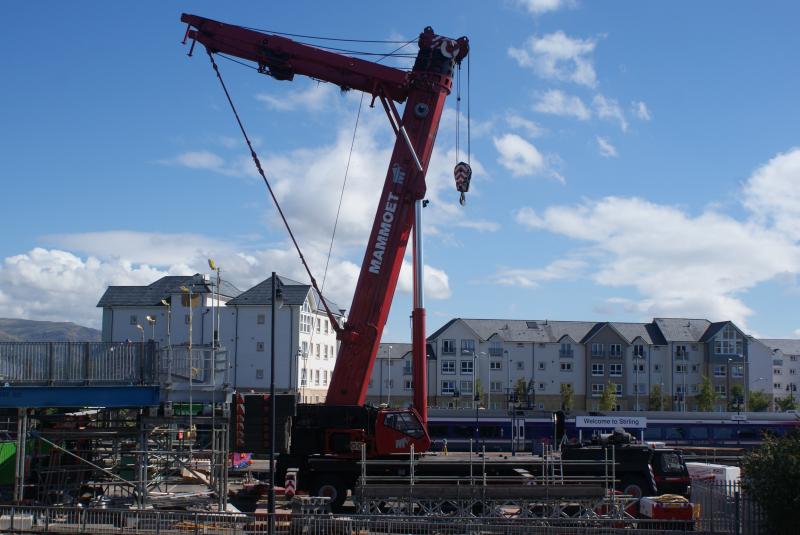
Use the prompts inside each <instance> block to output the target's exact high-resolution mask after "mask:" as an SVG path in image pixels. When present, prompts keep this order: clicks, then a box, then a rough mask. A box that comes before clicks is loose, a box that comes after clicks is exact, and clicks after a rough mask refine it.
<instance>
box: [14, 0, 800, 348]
mask: <svg viewBox="0 0 800 535" xmlns="http://www.w3.org/2000/svg"><path fill="white" fill-rule="evenodd" d="M182 11H186V12H192V13H195V14H198V15H202V16H206V17H209V18H215V19H218V20H222V21H225V22H230V23H235V24H242V25H247V26H252V27H258V28H266V29H270V30H277V31H283V32H292V33H300V34H308V35H322V36H334V37H346V38H359V39H387V40H399V39H412V38H413V37H414V36H415V35H416V34H418V33H419V31H420V30H421V29H422V28H423V27H425V26H427V25H430V26H432V27H433V28H434V29H435V30H436V31H437V32H438V33H441V34H445V35H449V36H452V37H458V36H461V35H467V36H468V37H469V38H470V41H471V47H472V50H471V58H470V68H471V73H470V88H469V89H470V93H471V99H470V100H471V102H470V105H471V118H472V125H471V126H472V128H471V129H472V160H473V164H474V167H475V170H476V173H475V177H474V179H473V188H472V189H473V191H471V192H470V194H469V195H468V200H467V205H466V207H464V208H461V207H459V206H458V205H457V193H456V192H455V191H454V189H453V185H452V166H453V164H454V163H455V162H456V155H455V153H454V147H455V120H454V118H455V111H454V106H455V98H453V97H451V98H450V99H449V100H448V110H447V111H446V113H445V116H444V118H443V121H442V126H441V128H440V131H439V136H438V138H437V145H436V153H435V155H434V159H433V161H432V163H431V170H430V173H429V180H428V183H429V198H430V199H431V201H432V202H431V206H430V207H429V208H427V209H426V212H425V218H426V225H425V233H426V264H428V266H429V268H428V270H427V287H428V290H429V291H428V299H427V306H428V317H429V329H430V330H433V329H435V328H436V327H438V326H439V325H441V324H442V323H443V322H444V321H446V320H447V319H449V318H451V317H454V316H464V317H508V318H527V319H543V318H549V319H565V320H566V319H580V320H615V321H641V320H645V321H646V320H649V319H650V318H652V317H653V316H689V317H706V318H709V319H712V320H722V319H732V320H734V321H736V322H737V323H738V324H740V325H741V326H743V327H744V328H745V329H747V330H748V331H750V332H753V333H755V334H758V335H762V336H774V337H791V336H800V319H798V314H797V313H796V310H795V307H794V306H793V305H794V304H795V302H796V301H797V298H798V295H800V288H799V287H798V283H797V275H798V273H800V244H799V243H798V239H799V238H798V237H800V193H798V192H799V191H800V188H799V187H798V186H800V142H798V138H797V135H798V134H797V132H798V130H797V125H798V124H800V107H798V105H797V95H798V94H800V74H798V71H797V69H796V68H795V65H794V62H793V61H792V60H791V58H792V57H793V56H792V54H793V52H794V51H796V50H798V48H800V34H798V32H797V31H796V21H797V20H798V18H799V16H800V8H798V7H797V4H796V3H793V2H770V3H766V4H763V3H759V4H757V3H754V2H751V3H745V2H737V3H733V2H722V1H717V2H711V1H709V2H677V3H676V2H634V1H629V2H623V1H619V2H602V3H601V2H587V1H574V2H569V1H559V0H525V1H522V0H520V1H513V0H507V1H505V2H495V3H488V2H478V1H472V2H466V1H458V2H407V3H404V4H403V5H402V7H398V4H396V3H395V4H389V3H376V2H351V3H349V4H348V5H347V8H343V7H342V4H341V3H338V2H292V3H288V4H287V3H274V4H272V3H263V2H259V3H256V2H239V3H235V4H230V5H229V4H225V5H223V4H220V3H218V2H216V3H212V2H192V3H191V4H189V3H185V2H184V3H181V2H173V3H156V2H150V3H121V2H114V3H107V2H103V3H101V2H83V3H80V4H67V3H47V4H45V3H37V2H26V3H22V2H17V3H8V4H6V5H5V13H6V20H8V21H11V23H10V24H9V25H8V26H7V28H6V30H5V31H4V32H3V34H2V36H0V41H2V43H3V45H4V50H6V53H5V54H3V55H2V56H0V67H2V72H3V80H4V83H3V84H2V85H0V91H1V92H2V93H0V95H1V96H2V98H3V102H4V103H5V105H4V106H3V107H2V108H0V121H1V122H2V124H3V125H4V128H3V129H2V131H0V146H2V152H0V154H2V163H3V166H2V174H0V176H2V183H3V193H4V195H3V203H2V205H3V215H4V218H5V221H6V227H5V228H6V231H5V232H4V233H3V237H2V240H0V316H8V317H28V318H33V319H56V320H72V321H76V322H79V323H84V324H88V325H94V326H96V325H98V323H99V313H98V311H97V310H96V309H95V308H94V305H95V304H96V301H97V300H98V299H99V296H100V295H101V293H102V291H103V288H104V287H105V286H106V285H108V284H146V283H148V282H150V281H152V280H154V279H155V278H158V277H159V276H161V275H164V274H167V273H189V272H194V271H205V270H206V268H205V259H206V258H207V257H208V256H213V257H215V258H216V259H217V261H218V263H219V264H220V265H221V266H222V269H223V271H224V272H226V273H227V274H228V276H229V278H230V279H231V280H232V281H233V282H234V283H235V284H237V285H239V286H240V287H242V288H247V287H249V285H251V284H253V283H255V282H258V281H259V280H261V279H263V278H265V277H266V276H268V274H269V271H271V270H273V269H276V270H278V271H279V272H281V273H284V274H287V275H289V276H295V277H301V276H302V272H301V270H300V268H299V263H298V262H297V258H296V255H295V254H294V253H293V251H292V250H291V249H289V248H288V247H287V241H286V235H285V232H284V231H283V230H282V229H281V228H280V227H279V226H278V225H277V220H276V215H275V212H274V209H273V207H272V206H271V204H269V203H268V202H267V199H266V196H265V190H264V187H263V185H262V184H261V183H260V182H259V180H257V177H256V176H255V175H254V172H253V169H252V167H251V164H250V163H249V162H248V161H247V158H246V156H247V153H246V152H245V151H244V150H243V146H242V144H241V140H240V138H239V135H238V132H237V131H236V129H235V124H234V122H233V118H232V116H231V114H230V111H229V110H228V109H227V107H226V106H225V102H224V97H223V95H222V93H221V91H220V89H219V86H218V84H217V82H216V80H215V79H214V77H213V74H212V71H211V69H210V67H209V64H208V61H207V58H206V57H205V55H204V54H202V53H201V54H197V55H196V56H195V57H193V58H188V57H187V56H186V51H187V50H186V48H185V47H183V46H181V44H180V40H181V38H182V36H183V32H184V29H185V28H184V26H183V25H182V24H181V23H180V21H179V18H180V13H181V12H182ZM358 46H359V47H360V49H369V50H381V51H383V50H387V49H386V46H389V45H380V44H373V45H358ZM219 63H220V67H221V68H222V70H223V73H224V75H225V77H226V80H227V82H228V84H229V87H230V89H231V91H232V93H233V96H234V98H235V100H236V102H237V105H238V106H239V108H240V111H241V113H242V116H243V118H244V120H245V122H246V125H247V127H248V129H249V130H250V132H251V134H252V135H253V137H254V138H256V140H257V143H258V147H257V148H258V150H259V152H260V154H261V155H262V159H263V160H264V162H265V164H266V168H267V172H268V175H269V176H270V177H271V178H272V179H273V180H274V182H275V184H276V186H277V188H278V191H279V195H280V197H281V202H282V203H283V204H284V206H285V207H286V209H287V211H288V212H289V213H290V216H291V218H292V224H293V226H294V227H295V228H296V230H297V232H298V235H299V236H300V239H301V245H302V246H303V248H304V251H305V252H306V253H307V255H308V256H309V258H310V260H311V261H312V269H314V271H315V274H316V276H317V277H318V278H319V279H320V280H321V279H322V272H323V270H324V266H325V259H326V255H327V250H328V241H329V240H330V229H331V226H332V224H333V218H334V214H335V209H336V200H337V199H338V194H339V190H340V188H341V184H342V179H343V177H344V168H345V163H346V158H347V154H348V151H349V143H350V137H351V136H352V134H353V125H354V122H355V117H356V111H357V109H358V107H359V95H357V94H344V95H342V94H340V93H339V91H338V89H337V88H334V87H331V86H328V85H319V84H317V83H315V82H312V81H310V80H307V79H300V78H298V79H296V80H295V81H294V82H291V83H289V82H278V81H275V80H273V79H270V78H267V77H264V76H260V75H258V74H257V73H255V72H254V71H252V70H250V69H245V68H243V67H241V66H239V65H236V64H232V63H230V62H226V61H224V60H221V61H220V62H219ZM462 74H464V75H465V74H466V73H465V72H464V73H462ZM462 89H463V90H464V92H465V93H466V76H464V78H463V79H462ZM463 102H464V103H466V95H465V100H464V101H463ZM462 111H463V110H462ZM461 126H462V129H463V128H464V126H465V125H464V121H463V120H462V122H461ZM390 134H391V130H390V128H389V125H388V124H387V121H386V118H385V116H384V115H383V112H382V110H380V108H379V107H377V108H375V109H370V108H368V107H366V105H365V106H364V107H363V108H362V116H361V122H360V126H359V128H358V131H357V136H356V145H355V149H354V159H353V165H352V166H351V176H350V177H349V185H348V188H347V189H346V191H345V197H344V201H343V205H344V208H345V209H344V212H343V216H342V219H341V221H340V227H339V234H338V236H337V240H336V242H335V245H334V249H333V257H332V260H331V264H330V268H329V271H328V274H327V283H326V284H327V289H328V292H329V293H330V295H331V297H332V298H334V299H336V300H337V301H339V303H340V304H341V305H343V306H349V302H350V299H351V296H352V288H353V286H354V283H355V278H356V276H357V272H358V266H357V264H358V263H359V262H360V260H361V258H362V255H363V250H364V246H365V241H366V234H367V231H368V229H369V226H370V224H371V220H372V217H373V214H374V209H375V205H376V203H377V195H378V192H379V191H380V187H381V182H382V180H383V177H384V173H385V170H386V166H387V164H388V154H389V150H390V149H391V146H392V142H393V139H392V137H391V135H390ZM462 134H465V132H464V131H463V130H462ZM462 157H463V156H462ZM409 282H410V276H409V273H407V272H406V273H404V275H403V277H402V278H401V283H400V288H399V291H398V294H397V297H396V299H395V302H394V305H393V310H392V315H391V318H390V321H389V324H388V326H387V335H386V338H387V339H391V340H395V341H401V340H407V339H408V337H409V327H408V320H407V319H406V318H407V317H408V314H409V310H410V299H409V294H408V287H409Z"/></svg>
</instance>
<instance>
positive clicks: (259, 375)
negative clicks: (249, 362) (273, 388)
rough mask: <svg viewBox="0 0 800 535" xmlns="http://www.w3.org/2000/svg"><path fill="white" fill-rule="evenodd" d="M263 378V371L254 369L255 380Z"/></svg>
mask: <svg viewBox="0 0 800 535" xmlns="http://www.w3.org/2000/svg"><path fill="white" fill-rule="evenodd" d="M263 378H264V369H263V368H256V379H263Z"/></svg>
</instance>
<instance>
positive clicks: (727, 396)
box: [725, 358, 733, 412]
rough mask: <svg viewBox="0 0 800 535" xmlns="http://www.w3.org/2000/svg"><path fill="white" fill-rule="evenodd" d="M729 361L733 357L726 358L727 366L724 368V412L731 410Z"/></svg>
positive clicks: (731, 360)
mask: <svg viewBox="0 0 800 535" xmlns="http://www.w3.org/2000/svg"><path fill="white" fill-rule="evenodd" d="M731 362H733V359H731V358H729V359H728V368H727V369H726V370H725V412H728V411H730V410H731Z"/></svg>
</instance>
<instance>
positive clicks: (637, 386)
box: [633, 383, 647, 394]
mask: <svg viewBox="0 0 800 535" xmlns="http://www.w3.org/2000/svg"><path fill="white" fill-rule="evenodd" d="M633 393H634V394H647V385H646V384H644V383H634V385H633Z"/></svg>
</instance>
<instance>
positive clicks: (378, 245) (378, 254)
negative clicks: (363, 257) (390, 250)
mask: <svg viewBox="0 0 800 535" xmlns="http://www.w3.org/2000/svg"><path fill="white" fill-rule="evenodd" d="M401 172H402V170H401ZM398 199H400V197H398V196H397V195H395V194H394V193H392V192H389V195H388V196H387V197H386V205H384V207H383V215H382V216H381V227H380V228H379V229H378V235H377V237H376V238H375V245H374V246H373V249H372V258H370V260H369V272H370V273H374V274H376V275H377V274H379V273H380V272H381V264H383V253H384V252H386V243H387V242H388V241H389V233H390V232H391V231H392V224H393V223H394V213H395V212H396V211H397V202H396V201H397V200H398Z"/></svg>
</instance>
